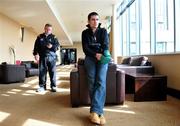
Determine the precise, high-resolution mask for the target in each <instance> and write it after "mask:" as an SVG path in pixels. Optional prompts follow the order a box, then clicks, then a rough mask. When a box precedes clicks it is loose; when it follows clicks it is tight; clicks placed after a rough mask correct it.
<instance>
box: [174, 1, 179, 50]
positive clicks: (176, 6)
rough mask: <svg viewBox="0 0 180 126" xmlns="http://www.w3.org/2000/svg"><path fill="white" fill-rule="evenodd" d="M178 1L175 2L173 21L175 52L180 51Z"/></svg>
mask: <svg viewBox="0 0 180 126" xmlns="http://www.w3.org/2000/svg"><path fill="white" fill-rule="evenodd" d="M179 12H180V0H175V17H176V18H175V19H176V23H175V24H176V26H175V27H176V28H175V29H176V51H180V16H179Z"/></svg>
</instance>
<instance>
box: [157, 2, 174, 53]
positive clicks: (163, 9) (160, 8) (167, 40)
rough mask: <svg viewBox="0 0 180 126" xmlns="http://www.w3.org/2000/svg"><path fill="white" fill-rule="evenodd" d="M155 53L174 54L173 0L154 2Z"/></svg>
mask: <svg viewBox="0 0 180 126" xmlns="http://www.w3.org/2000/svg"><path fill="white" fill-rule="evenodd" d="M155 10H156V16H155V17H156V19H155V20H156V53H166V52H174V20H173V19H174V17H173V0H155Z"/></svg>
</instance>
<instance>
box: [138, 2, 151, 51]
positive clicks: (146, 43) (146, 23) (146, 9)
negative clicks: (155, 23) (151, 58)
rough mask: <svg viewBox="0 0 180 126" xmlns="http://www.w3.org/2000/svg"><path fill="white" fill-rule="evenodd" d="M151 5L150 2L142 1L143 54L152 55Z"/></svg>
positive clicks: (141, 35) (141, 31)
mask: <svg viewBox="0 0 180 126" xmlns="http://www.w3.org/2000/svg"><path fill="white" fill-rule="evenodd" d="M149 3H150V1H149V0H140V5H141V6H140V9H141V10H140V15H141V16H140V17H141V19H140V24H141V29H140V37H141V39H140V40H141V47H140V48H141V54H150V6H149ZM142 5H143V6H142Z"/></svg>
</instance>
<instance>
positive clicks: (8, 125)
mask: <svg viewBox="0 0 180 126" xmlns="http://www.w3.org/2000/svg"><path fill="white" fill-rule="evenodd" d="M72 68H73V66H72V65H70V66H59V67H58V68H57V86H58V92H56V93H52V92H50V91H49V89H50V88H49V80H48V82H47V85H48V90H47V91H46V92H45V93H37V92H35V90H36V88H37V87H38V77H30V78H26V81H25V82H24V83H14V84H0V126H95V125H94V124H91V123H90V122H89V120H88V115H89V107H87V106H84V107H79V108H71V105H70V89H69V75H70V71H71V69H72ZM132 97H133V96H132V95H127V96H126V101H125V104H124V105H123V106H106V107H105V109H104V111H105V117H106V119H107V124H106V126H180V100H178V99H175V98H173V97H170V96H168V98H167V101H159V102H157V101H156V102H133V101H132Z"/></svg>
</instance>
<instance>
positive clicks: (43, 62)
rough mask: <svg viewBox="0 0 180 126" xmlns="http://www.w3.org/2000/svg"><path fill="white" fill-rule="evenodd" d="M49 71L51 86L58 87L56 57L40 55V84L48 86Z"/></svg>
mask: <svg viewBox="0 0 180 126" xmlns="http://www.w3.org/2000/svg"><path fill="white" fill-rule="evenodd" d="M47 71H49V77H50V82H51V88H52V87H56V58H55V57H53V56H51V55H48V56H46V57H40V61H39V86H40V87H46V79H47Z"/></svg>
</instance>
